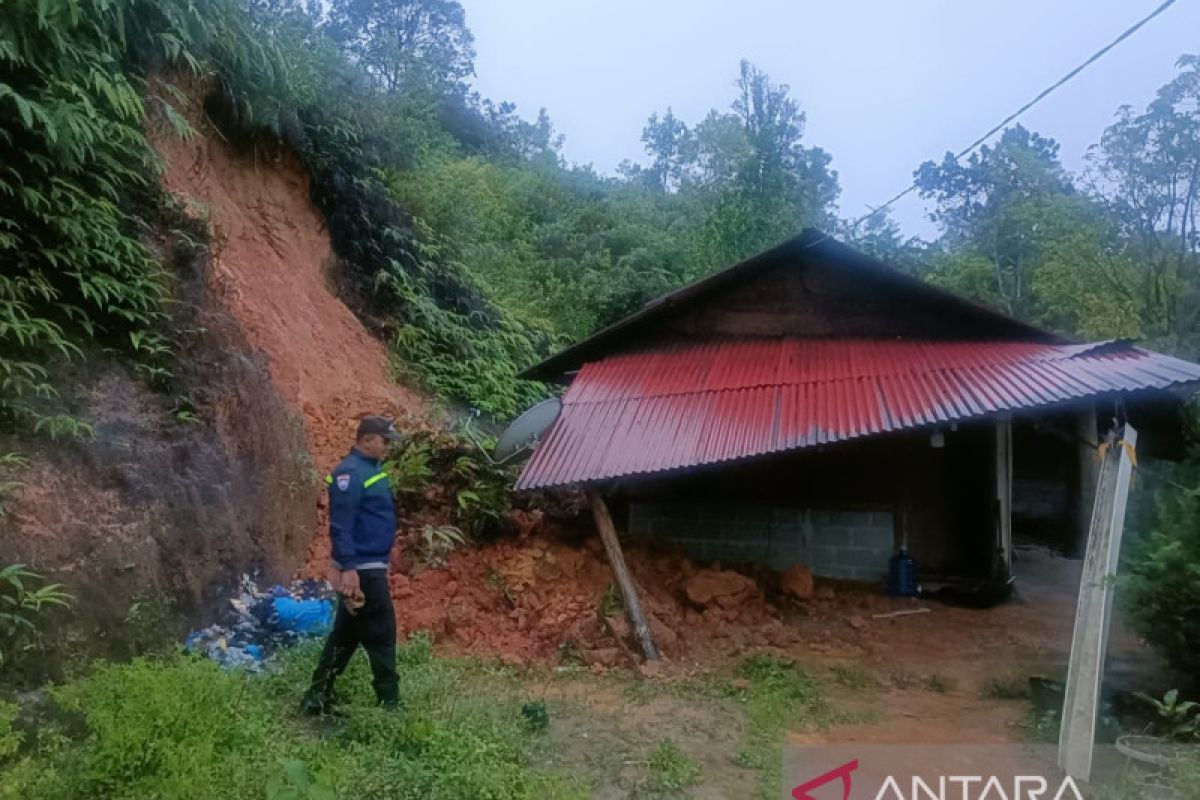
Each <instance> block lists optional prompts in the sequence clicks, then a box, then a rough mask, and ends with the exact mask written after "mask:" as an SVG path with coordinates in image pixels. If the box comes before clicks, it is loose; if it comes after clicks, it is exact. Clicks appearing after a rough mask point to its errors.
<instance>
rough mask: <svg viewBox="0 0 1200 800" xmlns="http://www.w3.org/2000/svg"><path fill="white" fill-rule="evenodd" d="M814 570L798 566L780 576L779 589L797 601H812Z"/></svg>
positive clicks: (790, 568)
mask: <svg viewBox="0 0 1200 800" xmlns="http://www.w3.org/2000/svg"><path fill="white" fill-rule="evenodd" d="M814 588H815V587H814V585H813V574H812V570H811V569H809V568H808V567H806V566H805V565H803V564H796V565H795V566H793V567H789V568H788V569H786V570H785V571H783V572H781V573H780V574H779V589H780V590H781V591H782V592H783V593H784V594H786V595H788V596H789V597H794V598H796V599H797V600H811V599H812V597H813V592H814Z"/></svg>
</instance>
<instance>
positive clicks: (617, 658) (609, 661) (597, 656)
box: [579, 647, 621, 667]
mask: <svg viewBox="0 0 1200 800" xmlns="http://www.w3.org/2000/svg"><path fill="white" fill-rule="evenodd" d="M579 657H580V658H582V659H583V662H584V663H585V664H587V665H589V666H592V665H595V664H599V665H600V666H602V667H615V666H617V664H619V663H620V662H621V651H620V650H618V649H617V648H615V647H597V648H595V649H592V650H587V649H580V651H579Z"/></svg>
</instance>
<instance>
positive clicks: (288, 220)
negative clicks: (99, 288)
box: [152, 115, 428, 571]
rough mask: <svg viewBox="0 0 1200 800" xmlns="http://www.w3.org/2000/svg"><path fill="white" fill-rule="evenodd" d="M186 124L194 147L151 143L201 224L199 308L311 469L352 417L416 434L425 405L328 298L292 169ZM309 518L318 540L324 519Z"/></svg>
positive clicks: (318, 235) (315, 224) (328, 457)
mask: <svg viewBox="0 0 1200 800" xmlns="http://www.w3.org/2000/svg"><path fill="white" fill-rule="evenodd" d="M193 117H195V115H193ZM191 121H192V123H193V125H194V126H195V127H196V128H197V129H198V130H200V131H202V132H203V133H202V135H198V136H193V137H191V138H189V139H186V140H185V139H180V138H179V137H177V136H174V135H172V134H171V133H168V132H158V133H156V134H153V136H152V138H153V140H154V143H155V147H156V148H157V150H158V152H159V154H160V155H161V156H162V157H163V160H164V161H165V164H166V171H165V173H164V175H163V178H162V181H163V185H164V186H165V187H166V189H167V190H168V191H170V192H171V193H172V194H173V195H175V196H176V197H178V198H179V199H180V200H182V201H184V202H185V203H186V204H187V205H188V206H189V208H191V209H192V210H193V212H194V213H196V214H198V215H201V216H203V217H206V218H207V220H208V223H209V227H210V230H211V234H212V248H211V257H212V263H211V268H210V270H209V273H208V276H207V280H208V287H207V288H208V290H209V291H210V293H211V294H210V297H209V300H211V301H213V302H216V303H219V304H221V305H223V306H224V307H226V308H227V309H228V310H229V311H230V312H231V313H232V315H233V316H234V318H235V319H237V320H238V322H239V323H240V324H241V326H242V327H243V329H244V332H245V335H246V338H247V340H248V341H249V343H250V345H251V346H252V347H254V348H255V349H257V350H258V351H259V352H261V353H262V354H263V355H264V356H265V358H266V362H267V368H268V370H269V372H270V377H271V380H272V382H273V383H274V384H275V386H276V387H278V389H279V391H280V393H281V395H282V396H283V398H284V400H285V401H286V402H287V403H288V404H289V405H290V406H291V407H292V408H293V409H294V410H295V411H296V412H297V413H298V414H300V415H301V417H302V418H303V421H304V425H305V429H306V431H307V433H308V438H309V442H310V452H311V454H312V466H313V469H314V470H316V471H317V474H324V472H325V471H326V470H328V469H329V468H330V467H332V466H333V465H334V464H335V463H337V461H338V460H339V459H340V458H341V457H342V456H343V455H344V454H345V452H346V449H347V443H348V442H349V441H351V439H352V436H353V430H354V425H355V421H356V420H357V419H358V418H359V417H361V416H363V415H364V414H369V413H376V414H388V415H391V416H394V417H395V418H396V419H397V420H398V426H399V427H405V426H412V425H416V424H419V422H418V420H419V418H420V416H421V415H423V414H425V413H426V412H427V410H428V405H427V403H426V402H425V401H424V400H423V399H422V398H421V397H420V396H418V395H417V394H415V393H414V392H412V391H409V390H408V389H405V388H404V387H401V386H398V385H397V384H396V383H395V382H393V381H392V380H391V378H390V377H389V363H388V354H387V350H386V349H385V347H384V345H383V343H382V342H380V341H379V340H378V339H375V338H374V337H372V336H371V334H370V333H369V332H368V331H367V330H366V329H365V328H364V327H363V325H362V323H361V322H360V321H359V320H358V319H357V318H356V317H355V316H354V314H353V313H352V312H351V311H350V309H349V308H348V307H347V306H346V305H345V304H344V303H343V302H342V301H341V300H339V299H338V298H337V297H336V296H335V295H334V293H333V292H332V291H331V289H330V282H329V277H328V270H329V267H330V265H331V264H332V263H333V252H332V249H331V246H330V241H329V234H328V231H327V230H326V226H325V221H324V219H323V218H322V217H321V215H320V213H319V212H318V211H317V209H316V208H315V207H314V206H313V204H312V202H311V200H310V199H309V178H308V176H307V174H306V173H305V172H304V170H303V169H302V168H301V166H300V165H299V164H298V163H297V162H296V159H295V158H294V157H292V156H291V155H282V156H271V157H267V158H265V160H264V157H261V156H260V157H258V158H257V159H255V160H252V159H251V158H250V157H249V156H247V155H243V154H240V153H238V152H235V151H234V149H233V148H232V147H231V146H230V145H228V144H226V143H225V142H223V141H221V140H220V139H219V138H218V137H217V136H215V135H210V134H209V130H210V129H209V127H208V126H206V125H205V124H204V123H203V122H202V121H201V120H198V119H196V118H193V119H192V120H191ZM322 495H323V493H322ZM321 503H322V505H323V503H324V500H323V499H322V501H321ZM313 514H314V516H313V530H314V531H319V530H320V529H321V528H322V527H323V526H322V524H321V523H322V522H323V521H324V511H323V509H318V508H314V509H313ZM327 546H328V545H327V538H326V537H324V536H320V535H318V536H315V537H314V550H313V552H312V553H311V554H310V557H309V561H310V562H318V563H321V562H324V560H325V559H324V556H325V554H326V553H327ZM317 569H318V571H320V570H322V569H323V567H320V566H318V567H317Z"/></svg>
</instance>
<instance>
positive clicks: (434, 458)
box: [384, 430, 516, 557]
mask: <svg viewBox="0 0 1200 800" xmlns="http://www.w3.org/2000/svg"><path fill="white" fill-rule="evenodd" d="M493 448H494V442H488V441H481V440H478V439H477V438H476V437H474V435H473V434H467V433H465V432H463V433H455V432H449V431H434V430H416V431H413V432H411V433H410V435H409V436H408V437H407V438H406V440H405V441H404V443H403V444H401V445H399V446H398V447H397V448H396V450H395V451H394V453H393V454H392V457H391V458H390V459H389V460H388V461H387V462H386V463H385V464H384V468H385V469H387V471H388V477H389V480H390V481H391V485H392V492H393V493H394V494H395V495H396V499H397V500H398V501H400V502H402V503H403V504H404V505H405V507H407V508H410V509H411V508H413V507H414V504H420V503H433V504H436V503H444V504H448V505H451V506H452V512H453V516H454V521H455V522H456V523H457V524H456V526H455V528H454V529H445V528H443V529H437V528H431V529H428V530H427V531H426V533H425V542H426V545H427V546H428V548H429V552H430V554H431V555H434V556H437V557H441V556H444V555H446V554H448V553H449V551H450V550H453V549H454V548H455V547H457V546H458V545H459V544H461V543H462V541H464V534H467V535H469V536H473V537H486V536H491V535H494V534H495V533H496V531H497V528H498V526H499V523H500V519H501V516H502V515H503V513H504V512H505V511H506V510H507V509H509V508H510V507H511V506H512V500H513V491H512V486H513V484H514V483H515V481H516V472H515V467H514V466H513V465H511V464H509V465H503V464H496V463H494V462H492V461H491V460H490V459H489V458H488V456H487V455H486V452H487V451H490V450H492V449H493ZM456 530H457V533H456V532H455V531H456ZM435 551H437V552H435Z"/></svg>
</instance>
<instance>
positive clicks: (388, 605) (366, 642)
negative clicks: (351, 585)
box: [309, 569, 400, 705]
mask: <svg viewBox="0 0 1200 800" xmlns="http://www.w3.org/2000/svg"><path fill="white" fill-rule="evenodd" d="M358 582H359V585H360V586H361V587H362V593H363V597H364V599H365V600H366V602H365V604H364V605H363V607H362V608H360V609H358V611H356V612H355V613H353V614H351V613H350V612H349V611H347V610H346V605H345V603H342V602H340V601H339V602H338V607H337V616H336V617H334V620H333V630H332V631H331V632H330V634H329V638H328V639H326V640H325V648H324V649H323V650H322V651H321V658H320V660H319V661H318V662H317V669H316V671H315V672H313V678H312V688H311V689H310V690H309V691H310V692H311V693H312V694H314V695H315V696H317V697H319V698H322V699H324V700H327V699H328V698H329V696H330V693H331V692H332V691H333V682H334V680H336V679H337V676H339V675H341V674H342V673H343V672H345V670H346V665H347V664H349V663H350V657H351V656H353V655H354V651H355V649H356V648H357V647H358V646H359V645H362V648H363V650H366V651H367V660H368V661H370V663H371V675H372V681H371V685H372V686H374V687H375V697H376V698H377V699H378V700H379V702H380V703H382V704H385V705H393V704H395V703H396V702H397V701H398V700H399V697H400V688H399V679H398V677H397V675H396V615H395V613H394V612H393V611H392V595H391V593H390V592H389V591H388V580H387V570H386V569H360V570H359V571H358Z"/></svg>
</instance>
